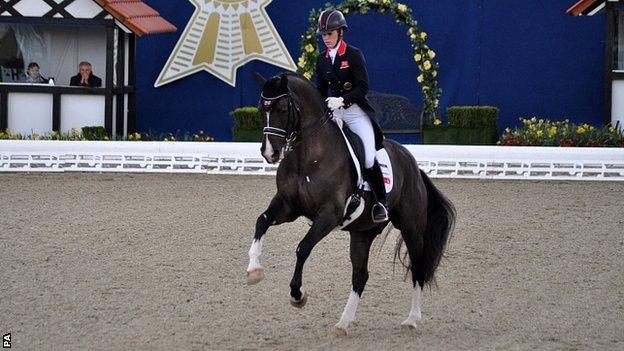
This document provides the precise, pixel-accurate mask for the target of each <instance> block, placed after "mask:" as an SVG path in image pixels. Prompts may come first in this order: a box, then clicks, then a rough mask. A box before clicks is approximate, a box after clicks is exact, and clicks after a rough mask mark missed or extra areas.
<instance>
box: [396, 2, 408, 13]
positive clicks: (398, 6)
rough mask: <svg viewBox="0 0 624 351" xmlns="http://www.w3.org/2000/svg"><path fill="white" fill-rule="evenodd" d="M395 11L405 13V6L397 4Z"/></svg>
mask: <svg viewBox="0 0 624 351" xmlns="http://www.w3.org/2000/svg"><path fill="white" fill-rule="evenodd" d="M397 10H399V12H405V11H407V6H406V5H405V4H398V5H397Z"/></svg>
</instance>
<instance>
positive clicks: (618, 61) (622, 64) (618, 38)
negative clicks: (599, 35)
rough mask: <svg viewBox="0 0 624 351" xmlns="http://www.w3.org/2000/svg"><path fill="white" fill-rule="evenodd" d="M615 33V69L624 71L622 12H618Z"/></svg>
mask: <svg viewBox="0 0 624 351" xmlns="http://www.w3.org/2000/svg"><path fill="white" fill-rule="evenodd" d="M618 12H619V14H618V16H617V31H616V32H615V53H616V56H615V69H616V70H618V71H624V11H618Z"/></svg>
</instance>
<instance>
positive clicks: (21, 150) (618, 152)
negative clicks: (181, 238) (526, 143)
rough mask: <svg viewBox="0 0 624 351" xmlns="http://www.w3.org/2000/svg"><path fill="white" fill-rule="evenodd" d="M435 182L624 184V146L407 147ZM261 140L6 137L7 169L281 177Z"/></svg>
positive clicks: (0, 158)
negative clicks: (264, 154)
mask: <svg viewBox="0 0 624 351" xmlns="http://www.w3.org/2000/svg"><path fill="white" fill-rule="evenodd" d="M406 147H407V148H408V149H409V150H410V152H411V153H412V154H413V155H414V157H415V158H416V160H417V161H418V165H419V166H420V168H421V169H423V170H424V171H425V172H426V173H427V174H428V175H429V176H431V177H434V178H478V179H557V180H619V181H623V180H624V148H559V147H507V146H505V147H503V146H455V145H406ZM276 170H277V166H276V165H270V164H268V163H266V161H265V160H264V159H263V158H262V156H261V155H260V143H221V142H211V143H201V142H144V141H143V142H123V141H30V140H18V141H16V140H0V172H149V173H207V174H249V175H253V174H258V175H267V174H268V175H274V174H275V171H276Z"/></svg>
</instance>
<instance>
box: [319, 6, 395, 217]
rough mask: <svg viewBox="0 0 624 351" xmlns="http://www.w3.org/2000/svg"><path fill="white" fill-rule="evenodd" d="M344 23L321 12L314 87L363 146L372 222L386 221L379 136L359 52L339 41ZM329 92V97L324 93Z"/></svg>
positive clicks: (335, 12)
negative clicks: (320, 41) (378, 156)
mask: <svg viewBox="0 0 624 351" xmlns="http://www.w3.org/2000/svg"><path fill="white" fill-rule="evenodd" d="M346 30H347V21H346V20H345V18H344V15H343V14H342V12H340V11H338V10H326V11H323V12H321V15H320V17H319V21H318V33H319V34H321V35H322V37H323V42H324V43H325V45H326V46H327V50H326V51H325V52H324V53H321V54H320V55H319V56H318V58H317V61H316V84H317V88H318V90H319V92H320V93H321V96H323V98H326V100H325V101H326V102H327V107H328V108H330V109H331V110H332V111H333V114H334V118H338V119H341V120H343V121H344V122H345V123H346V124H347V126H348V127H349V129H351V130H352V131H353V132H354V133H356V134H357V135H358V136H359V137H360V139H362V143H363V144H364V153H365V157H364V168H365V170H364V172H363V173H364V179H365V180H367V181H368V183H369V184H370V185H371V187H372V189H373V192H374V194H375V197H376V198H377V203H376V204H375V205H374V206H373V213H372V216H373V221H374V222H377V223H380V222H385V221H387V220H388V209H387V208H388V205H387V202H386V189H385V184H384V180H383V175H382V173H381V168H380V167H379V163H378V162H377V159H376V157H375V154H376V150H379V149H381V148H382V147H383V146H382V141H383V134H382V132H381V128H380V127H379V124H378V123H377V121H376V120H375V119H374V118H373V115H374V113H375V110H374V109H373V107H372V106H371V104H370V102H369V101H368V99H367V98H366V94H367V93H368V72H367V71H366V62H365V60H364V55H362V52H361V51H360V50H359V49H358V48H356V47H354V46H351V45H347V43H345V41H344V40H343V36H344V32H345V31H346ZM328 90H329V94H328Z"/></svg>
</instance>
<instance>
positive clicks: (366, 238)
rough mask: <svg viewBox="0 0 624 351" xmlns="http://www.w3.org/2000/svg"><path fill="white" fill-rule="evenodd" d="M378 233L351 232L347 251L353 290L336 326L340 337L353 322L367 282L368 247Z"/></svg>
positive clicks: (374, 231) (375, 231) (345, 333)
mask: <svg viewBox="0 0 624 351" xmlns="http://www.w3.org/2000/svg"><path fill="white" fill-rule="evenodd" d="M378 232H379V231H378V230H373V231H368V232H351V245H350V249H349V251H350V256H351V266H352V267H353V274H352V276H351V282H352V285H353V290H352V291H351V293H350V294H349V300H347V305H346V306H345V308H344V311H343V312H342V316H341V317H340V321H339V322H338V323H337V324H336V328H338V333H339V334H341V335H347V328H348V327H349V324H351V322H353V321H354V320H355V311H356V310H357V306H358V302H359V301H360V298H361V297H362V292H363V291H364V286H365V285H366V282H367V281H368V255H369V252H370V247H371V244H372V243H373V240H375V237H376V236H377V234H378Z"/></svg>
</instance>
